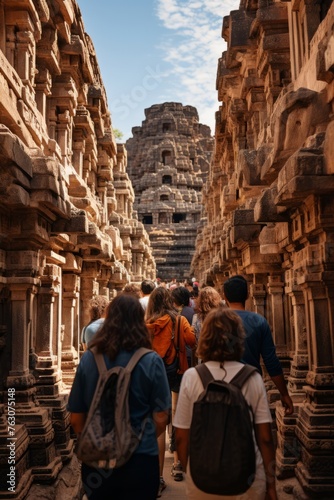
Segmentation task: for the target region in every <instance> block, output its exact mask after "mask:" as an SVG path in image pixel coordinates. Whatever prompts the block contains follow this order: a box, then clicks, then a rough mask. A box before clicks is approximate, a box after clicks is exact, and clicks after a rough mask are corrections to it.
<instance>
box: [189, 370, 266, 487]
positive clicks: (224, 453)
mask: <svg viewBox="0 0 334 500" xmlns="http://www.w3.org/2000/svg"><path fill="white" fill-rule="evenodd" d="M195 368H196V370H197V373H198V375H199V376H200V378H201V381H202V384H203V387H204V391H203V392H202V393H201V394H200V396H199V398H198V399H197V401H196V402H195V403H194V407H193V416H192V421H191V427H190V442H189V460H190V472H191V477H192V479H193V481H194V483H195V485H196V486H197V488H199V489H200V490H202V491H204V492H206V493H211V494H214V495H240V494H242V493H244V492H245V491H247V490H248V488H249V487H250V486H251V485H252V483H253V481H254V478H255V472H256V464H255V448H254V441H253V422H252V417H251V409H250V407H249V405H248V403H247V401H246V400H245V398H244V396H243V394H242V392H241V387H242V386H243V384H244V383H245V382H246V380H247V379H248V377H250V376H251V375H252V374H253V373H254V372H255V371H257V369H256V368H255V367H253V366H249V365H244V367H243V368H242V369H241V370H240V371H239V372H238V373H237V374H236V375H235V377H234V378H233V379H232V380H231V382H229V383H227V382H224V380H214V378H213V377H212V375H211V372H210V370H209V369H208V368H207V366H206V365H205V364H204V363H202V364H200V365H198V366H196V367H195Z"/></svg>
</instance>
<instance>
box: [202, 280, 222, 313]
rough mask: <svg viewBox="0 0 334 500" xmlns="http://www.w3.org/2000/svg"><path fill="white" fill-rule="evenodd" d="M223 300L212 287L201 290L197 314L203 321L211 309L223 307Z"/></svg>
mask: <svg viewBox="0 0 334 500" xmlns="http://www.w3.org/2000/svg"><path fill="white" fill-rule="evenodd" d="M222 303H223V300H222V297H221V296H220V294H219V293H218V292H217V290H215V288H213V287H212V286H206V287H204V288H201V290H200V292H199V294H198V299H197V314H198V317H199V318H200V319H201V320H202V321H203V320H204V318H205V317H206V315H207V314H208V312H209V311H211V309H213V308H215V307H218V306H220V305H222Z"/></svg>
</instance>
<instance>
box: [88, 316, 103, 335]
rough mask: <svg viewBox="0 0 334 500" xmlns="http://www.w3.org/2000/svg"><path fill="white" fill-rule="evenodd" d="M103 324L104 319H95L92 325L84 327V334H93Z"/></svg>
mask: <svg viewBox="0 0 334 500" xmlns="http://www.w3.org/2000/svg"><path fill="white" fill-rule="evenodd" d="M103 323H104V318H99V319H96V320H95V321H93V322H92V323H89V325H88V326H87V327H86V332H95V331H96V330H98V329H99V328H100V327H101V326H102V325H103Z"/></svg>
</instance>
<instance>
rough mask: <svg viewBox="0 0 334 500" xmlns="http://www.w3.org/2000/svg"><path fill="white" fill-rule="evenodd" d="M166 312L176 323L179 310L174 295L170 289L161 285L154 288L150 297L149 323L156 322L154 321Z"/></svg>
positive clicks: (147, 310) (147, 313)
mask: <svg viewBox="0 0 334 500" xmlns="http://www.w3.org/2000/svg"><path fill="white" fill-rule="evenodd" d="M165 314H169V316H170V317H171V318H172V321H173V324H175V321H176V316H177V310H176V309H175V307H174V305H173V299H172V295H171V293H170V291H169V290H167V289H166V288H164V287H162V286H159V287H158V288H155V289H154V290H153V292H152V293H151V295H150V298H149V299H148V304H147V309H146V321H147V322H148V323H154V321H156V320H157V319H158V318H161V317H162V316H165Z"/></svg>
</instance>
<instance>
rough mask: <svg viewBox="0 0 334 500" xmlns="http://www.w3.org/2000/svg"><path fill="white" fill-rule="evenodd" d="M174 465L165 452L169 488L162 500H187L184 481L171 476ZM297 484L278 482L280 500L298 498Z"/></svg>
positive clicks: (170, 454)
mask: <svg viewBox="0 0 334 500" xmlns="http://www.w3.org/2000/svg"><path fill="white" fill-rule="evenodd" d="M172 465H173V455H172V453H170V452H169V451H167V450H166V452H165V463H164V480H165V481H166V484H167V488H166V489H165V490H164V491H163V492H162V495H161V500H187V497H186V486H185V482H184V480H183V481H174V479H173V478H172V476H171V473H170V471H171V468H172ZM295 484H296V479H285V480H280V481H279V480H277V481H276V487H277V496H278V498H279V500H292V499H294V498H297V497H296V496H294V495H293V493H292V488H293V486H294V485H295Z"/></svg>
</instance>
